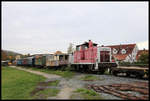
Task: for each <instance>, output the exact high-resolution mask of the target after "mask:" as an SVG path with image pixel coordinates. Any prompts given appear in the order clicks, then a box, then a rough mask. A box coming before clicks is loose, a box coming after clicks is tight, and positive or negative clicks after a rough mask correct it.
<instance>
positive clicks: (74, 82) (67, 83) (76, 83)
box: [13, 67, 148, 100]
mask: <svg viewBox="0 0 150 101" xmlns="http://www.w3.org/2000/svg"><path fill="white" fill-rule="evenodd" d="M13 68H16V69H20V70H25V71H27V72H31V73H35V74H38V75H42V76H44V77H46V78H48V79H47V81H49V80H60V83H59V85H58V87H59V88H60V92H59V94H58V95H57V96H55V97H48V99H70V96H71V94H72V91H74V90H76V89H77V88H85V87H86V85H89V84H95V85H110V84H119V83H132V82H148V80H139V79H136V78H127V77H116V76H113V75H96V74H84V73H76V75H75V76H74V77H73V78H71V79H66V78H62V77H61V76H58V75H54V74H47V73H43V72H38V71H33V70H29V69H24V68H19V67H13ZM86 75H94V76H97V77H98V78H100V80H97V81H82V80H80V78H81V77H83V76H86ZM131 93H133V92H131ZM135 94H137V95H138V93H136V92H135ZM100 95H101V96H102V97H103V98H105V99H113V100H114V99H118V100H121V98H119V97H116V96H113V95H110V94H106V93H100Z"/></svg>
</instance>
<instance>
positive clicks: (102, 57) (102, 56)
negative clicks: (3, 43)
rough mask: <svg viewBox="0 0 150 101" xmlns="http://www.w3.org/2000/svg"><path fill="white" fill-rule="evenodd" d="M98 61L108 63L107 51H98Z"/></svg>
mask: <svg viewBox="0 0 150 101" xmlns="http://www.w3.org/2000/svg"><path fill="white" fill-rule="evenodd" d="M100 61H101V62H110V55H109V51H100Z"/></svg>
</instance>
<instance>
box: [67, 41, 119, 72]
mask: <svg viewBox="0 0 150 101" xmlns="http://www.w3.org/2000/svg"><path fill="white" fill-rule="evenodd" d="M69 60H70V61H69V63H70V64H71V67H72V68H73V69H74V70H77V71H83V72H84V71H92V72H100V73H101V74H103V73H104V72H105V70H106V69H108V68H113V67H117V64H116V62H113V61H112V55H111V48H109V47H103V46H101V47H100V46H97V44H96V43H93V42H92V41H91V40H89V42H85V43H83V44H81V45H77V46H76V51H75V52H74V53H73V54H72V56H71V54H70V57H69Z"/></svg>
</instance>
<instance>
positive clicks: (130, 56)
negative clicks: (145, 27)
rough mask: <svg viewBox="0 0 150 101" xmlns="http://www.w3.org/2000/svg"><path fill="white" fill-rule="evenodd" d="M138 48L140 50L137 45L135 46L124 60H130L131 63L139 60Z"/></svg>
mask: <svg viewBox="0 0 150 101" xmlns="http://www.w3.org/2000/svg"><path fill="white" fill-rule="evenodd" d="M138 50H139V49H138V47H137V45H135V47H134V49H133V51H132V53H131V54H129V55H128V56H127V57H126V59H125V60H124V62H130V63H132V62H136V61H137V60H136V55H137V53H138Z"/></svg>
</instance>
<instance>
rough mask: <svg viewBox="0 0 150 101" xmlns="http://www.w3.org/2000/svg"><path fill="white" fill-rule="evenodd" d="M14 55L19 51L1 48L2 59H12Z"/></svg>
mask: <svg viewBox="0 0 150 101" xmlns="http://www.w3.org/2000/svg"><path fill="white" fill-rule="evenodd" d="M16 55H21V56H22V54H20V53H17V52H13V51H9V50H1V56H2V60H14V59H15V57H16Z"/></svg>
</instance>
